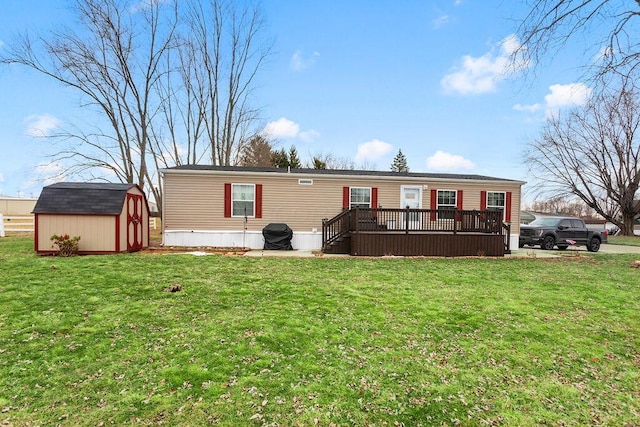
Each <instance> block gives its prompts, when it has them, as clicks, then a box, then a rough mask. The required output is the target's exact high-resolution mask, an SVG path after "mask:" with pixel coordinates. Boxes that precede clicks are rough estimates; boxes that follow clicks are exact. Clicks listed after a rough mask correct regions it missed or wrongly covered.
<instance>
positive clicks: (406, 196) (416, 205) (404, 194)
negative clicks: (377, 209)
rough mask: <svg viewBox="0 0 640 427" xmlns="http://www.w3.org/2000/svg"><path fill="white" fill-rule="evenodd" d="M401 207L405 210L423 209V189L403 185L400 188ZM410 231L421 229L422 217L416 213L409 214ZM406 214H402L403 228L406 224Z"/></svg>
mask: <svg viewBox="0 0 640 427" xmlns="http://www.w3.org/2000/svg"><path fill="white" fill-rule="evenodd" d="M400 207H401V208H403V209H405V208H409V209H422V187H417V186H415V187H414V186H408V185H403V186H401V187H400ZM408 219H409V229H410V230H419V229H420V215H419V214H418V213H416V212H412V213H410V214H409V218H408ZM406 221H407V218H406V214H404V213H403V214H402V222H403V224H402V225H401V227H402V228H404V225H405V224H406Z"/></svg>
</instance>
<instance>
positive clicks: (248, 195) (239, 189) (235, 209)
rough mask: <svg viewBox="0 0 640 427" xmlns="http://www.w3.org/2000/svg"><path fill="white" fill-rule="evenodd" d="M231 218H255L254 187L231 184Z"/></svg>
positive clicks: (251, 185) (252, 185)
mask: <svg viewBox="0 0 640 427" xmlns="http://www.w3.org/2000/svg"><path fill="white" fill-rule="evenodd" d="M231 206H232V211H231V212H232V213H231V215H232V216H248V217H253V216H255V185H254V184H231Z"/></svg>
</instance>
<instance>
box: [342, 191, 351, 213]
mask: <svg viewBox="0 0 640 427" xmlns="http://www.w3.org/2000/svg"><path fill="white" fill-rule="evenodd" d="M342 208H343V209H349V187H342Z"/></svg>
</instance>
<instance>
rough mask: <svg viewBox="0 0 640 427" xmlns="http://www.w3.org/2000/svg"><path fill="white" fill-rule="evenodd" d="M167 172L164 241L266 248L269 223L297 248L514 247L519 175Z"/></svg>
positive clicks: (464, 251)
mask: <svg viewBox="0 0 640 427" xmlns="http://www.w3.org/2000/svg"><path fill="white" fill-rule="evenodd" d="M162 174H163V183H164V184H163V185H164V199H163V203H164V206H163V212H164V218H163V243H164V245H167V246H209V247H245V248H251V249H261V248H263V245H264V240H263V235H262V230H263V228H264V227H265V226H267V225H268V224H270V223H284V224H287V225H288V226H289V227H290V228H291V229H292V230H293V238H292V246H293V248H294V249H300V250H323V251H325V252H342V253H351V254H354V255H382V254H390V255H391V254H393V255H443V256H457V255H477V254H482V253H484V254H487V255H494V254H495V253H494V252H500V253H499V254H498V255H500V254H501V255H503V254H504V251H505V250H506V251H508V250H509V248H510V247H514V248H517V246H516V245H517V242H518V235H519V222H520V221H519V213H520V197H521V187H522V185H523V184H524V182H522V181H515V180H509V179H501V178H493V177H488V176H480V175H460V174H436V173H396V172H381V171H360V170H317V169H289V170H288V169H278V168H254V167H236V166H204V165H189V166H177V167H173V168H168V169H164V170H163V171H162ZM483 239H484V240H487V241H489V240H491V241H492V243H491V244H490V245H493V246H492V247H498V246H499V249H491V250H490V249H488V248H487V247H485V246H483V245H485V243H486V242H485V243H482V242H481V240H483ZM372 242H377V243H372ZM478 242H480V243H478ZM372 244H373V245H374V246H376V245H377V247H376V248H372V247H370V245H372ZM406 245H409V246H411V247H412V248H409V249H408V248H407V247H404V246H406ZM425 245H426V246H425ZM434 245H435V246H434ZM478 245H479V246H478ZM454 246H455V247H458V249H455V250H453V251H452V250H451V247H454Z"/></svg>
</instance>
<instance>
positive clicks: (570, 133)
mask: <svg viewBox="0 0 640 427" xmlns="http://www.w3.org/2000/svg"><path fill="white" fill-rule="evenodd" d="M639 96H640V93H639V92H638V90H637V88H636V87H634V86H633V84H632V81H631V80H630V79H628V78H623V79H622V84H621V85H619V86H614V87H609V88H608V89H606V90H603V91H602V92H601V93H599V94H598V95H597V96H595V97H594V98H592V99H591V100H590V102H589V103H588V105H586V106H585V107H582V108H577V109H574V110H573V111H571V112H569V113H567V114H566V115H564V116H560V115H557V116H553V117H551V118H549V119H548V121H547V124H546V125H545V127H544V129H543V130H542V133H541V135H540V136H539V137H538V138H537V139H536V140H534V141H532V142H531V143H530V144H529V146H528V151H527V153H526V154H525V161H526V162H527V164H528V165H529V166H530V169H531V172H532V176H534V177H536V181H537V182H538V183H541V184H545V185H546V187H545V190H544V192H545V193H546V194H551V195H554V196H565V195H575V196H577V197H579V198H580V199H581V200H583V201H584V202H585V203H586V204H587V206H589V207H590V208H592V209H594V210H595V211H596V212H597V213H598V214H600V215H601V216H602V217H604V218H605V219H606V220H608V221H610V222H612V223H614V224H616V225H617V226H618V227H619V228H620V230H621V231H622V233H623V234H625V235H633V222H634V218H635V217H636V216H637V215H638V214H640V204H638V202H637V195H638V189H639V188H640V141H639V140H638V137H639V135H638V127H639V126H640V97H639Z"/></svg>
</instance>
